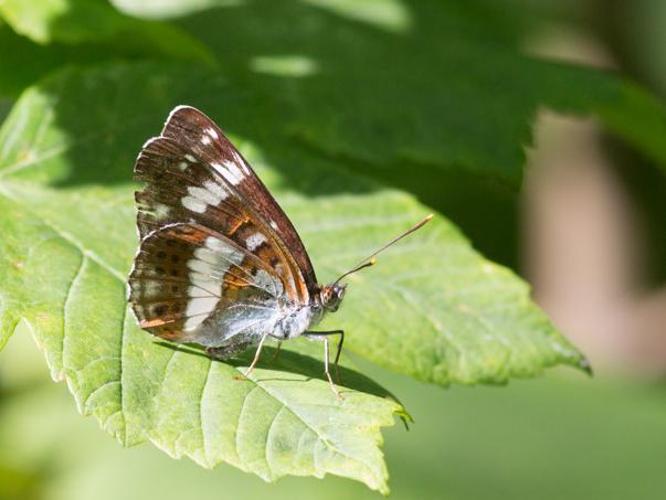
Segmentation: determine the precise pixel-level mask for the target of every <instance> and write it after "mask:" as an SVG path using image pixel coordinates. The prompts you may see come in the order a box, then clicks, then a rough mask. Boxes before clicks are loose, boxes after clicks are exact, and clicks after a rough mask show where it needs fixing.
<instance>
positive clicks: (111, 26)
mask: <svg viewBox="0 0 666 500" xmlns="http://www.w3.org/2000/svg"><path fill="white" fill-rule="evenodd" d="M0 16H2V17H3V18H4V19H5V20H6V22H7V23H8V24H9V25H10V26H11V27H12V28H13V29H14V30H15V31H16V32H17V33H19V34H21V35H23V36H25V37H27V38H29V39H31V40H32V41H34V42H37V43H39V44H44V45H45V44H52V43H60V44H65V45H73V44H83V43H95V44H109V45H113V46H116V47H122V48H123V50H124V52H125V53H127V54H135V53H141V54H144V55H151V56H154V55H155V54H158V55H160V54H161V55H168V56H171V57H175V58H180V59H184V60H199V61H202V62H206V63H212V62H213V57H212V56H211V54H210V52H209V51H208V50H207V49H206V48H205V47H204V46H203V45H202V44H201V43H200V42H199V41H197V40H196V39H195V38H193V37H190V36H189V35H187V34H186V33H184V32H183V31H182V30H180V29H178V28H176V27H174V26H171V25H169V24H166V23H161V22H153V21H142V20H137V19H134V18H132V17H129V16H126V15H123V14H121V13H119V12H118V11H117V10H115V9H114V8H113V7H112V6H111V5H109V3H108V2H106V1H104V0H42V1H40V2H24V1H22V0H2V1H0Z"/></svg>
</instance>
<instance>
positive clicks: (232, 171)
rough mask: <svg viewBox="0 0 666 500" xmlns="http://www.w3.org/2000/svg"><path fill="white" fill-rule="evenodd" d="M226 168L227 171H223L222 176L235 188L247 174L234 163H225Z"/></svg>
mask: <svg viewBox="0 0 666 500" xmlns="http://www.w3.org/2000/svg"><path fill="white" fill-rule="evenodd" d="M224 166H225V167H227V168H226V170H224V171H222V176H223V177H224V178H225V179H226V180H227V181H229V182H230V183H231V184H233V185H234V186H236V185H238V184H240V182H241V181H242V180H243V177H245V174H244V173H243V172H242V171H241V169H240V168H238V165H236V163H234V162H233V161H225V162H224Z"/></svg>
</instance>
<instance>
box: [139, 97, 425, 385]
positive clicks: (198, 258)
mask: <svg viewBox="0 0 666 500" xmlns="http://www.w3.org/2000/svg"><path fill="white" fill-rule="evenodd" d="M134 173H135V178H136V179H137V180H138V181H142V182H144V183H145V185H144V187H143V189H141V190H140V191H137V192H136V194H135V199H136V204H137V211H138V215H137V228H138V232H139V237H140V245H139V249H138V252H137V254H136V257H135V259H134V265H133V267H132V270H131V272H130V276H129V302H130V303H131V306H132V309H133V311H134V314H135V316H136V318H137V320H138V322H139V325H140V326H141V328H143V329H144V330H147V331H148V332H149V333H151V334H153V335H156V336H157V337H160V338H162V339H166V340H169V341H172V342H176V343H192V344H198V345H200V346H202V347H204V348H205V350H206V353H207V354H208V355H209V356H210V357H212V358H216V359H220V360H225V359H229V358H231V357H233V356H235V355H237V354H239V353H241V352H242V351H245V350H246V349H247V348H249V347H251V346H256V352H255V355H254V358H253V360H252V363H251V364H250V366H249V367H248V368H247V370H246V371H245V375H246V376H248V375H249V374H250V373H251V372H252V370H253V369H254V367H255V366H256V364H257V362H258V360H259V355H260V353H261V349H262V347H263V345H264V343H265V341H266V340H267V339H268V338H269V337H270V338H273V339H276V340H277V341H278V342H281V341H284V340H288V339H292V338H295V337H299V336H301V335H303V336H306V337H308V338H310V339H314V340H320V341H323V343H324V351H325V356H324V371H325V374H326V377H327V379H328V381H329V383H330V386H331V388H332V389H333V391H334V392H335V394H336V395H338V391H337V389H336V388H335V385H334V383H333V380H332V378H331V374H330V371H329V338H330V337H331V336H332V335H337V336H338V346H337V353H336V356H335V366H336V368H337V364H338V360H339V358H340V353H341V350H342V345H343V342H344V331H342V330H331V331H313V330H311V328H313V327H314V326H316V325H317V323H318V322H319V321H320V320H321V319H322V317H323V316H324V315H325V314H326V313H329V312H335V311H337V310H338V307H339V306H340V303H341V302H342V299H343V297H344V295H345V289H346V284H344V283H342V282H341V280H342V279H343V278H346V277H347V276H349V275H350V274H352V273H354V272H357V271H359V270H360V269H363V268H365V267H368V266H371V265H373V264H374V262H375V256H376V255H377V254H378V253H379V252H381V251H383V250H384V249H385V248H387V247H388V246H390V245H392V244H393V243H395V242H396V241H398V240H400V239H401V238H403V237H405V236H407V235H408V234H410V233H412V232H414V231H416V230H417V229H418V228H420V227H421V226H423V225H424V224H425V223H426V222H428V221H429V220H430V219H431V218H432V216H428V217H426V218H425V219H423V220H422V221H421V222H419V223H418V224H416V225H415V226H413V227H412V228H410V229H409V230H408V231H406V232H405V233H403V234H402V235H400V236H398V237H397V238H394V239H393V240H392V241H391V242H389V243H388V244H387V245H385V246H384V247H382V248H381V249H379V250H378V251H377V252H375V253H373V254H372V255H371V256H369V257H368V258H366V259H364V260H363V261H361V262H360V263H359V264H358V265H357V266H354V267H353V268H352V269H351V270H350V271H348V272H346V273H344V274H343V275H342V276H340V277H339V278H338V279H336V280H335V281H333V282H332V283H330V284H328V285H323V286H322V285H320V284H319V283H318V281H317V278H316V276H315V271H314V269H313V267H312V263H311V261H310V257H309V256H308V253H307V251H306V250H305V247H304V245H303V242H302V241H301V239H300V237H299V236H298V233H297V232H296V229H295V228H294V226H293V225H292V223H291V221H290V220H289V218H288V217H287V216H286V215H285V213H284V211H283V210H282V209H281V208H280V206H279V205H278V204H277V202H276V201H275V199H274V198H273V196H271V194H270V192H269V191H268V189H267V188H266V187H265V186H264V184H263V183H262V182H261V180H260V179H259V177H257V175H256V174H255V172H254V171H253V170H252V168H251V167H250V165H249V164H248V163H247V161H245V159H244V158H243V156H242V155H241V154H240V153H239V151H238V150H237V149H236V148H235V147H234V145H233V144H232V143H231V142H230V141H229V139H227V138H226V137H225V135H224V134H223V132H222V130H221V129H220V127H218V126H217V125H216V124H215V123H214V122H213V121H212V120H211V119H210V118H208V117H207V116H206V115H204V114H203V113H202V112H201V111H199V110H197V109H195V108H193V107H190V106H178V107H176V108H175V109H174V110H173V111H172V112H171V113H170V114H169V117H168V119H167V121H166V123H165V125H164V128H163V129H162V132H161V134H160V135H159V136H158V137H153V138H152V139H149V140H148V141H147V142H146V143H145V144H144V145H143V147H142V149H141V152H140V153H139V156H138V158H137V160H136V163H135V166H134ZM279 345H280V344H278V347H279Z"/></svg>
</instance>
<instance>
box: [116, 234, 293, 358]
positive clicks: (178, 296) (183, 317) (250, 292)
mask: <svg viewBox="0 0 666 500" xmlns="http://www.w3.org/2000/svg"><path fill="white" fill-rule="evenodd" d="M129 283H130V297H129V299H130V301H131V302H132V304H133V307H134V312H135V314H136V316H137V319H138V320H139V324H140V326H141V327H142V328H144V329H146V330H148V331H149V332H151V333H152V334H153V335H156V336H158V337H161V338H165V339H168V340H172V341H176V342H196V343H199V344H202V345H207V346H218V345H221V344H222V343H223V342H224V341H225V340H226V339H227V338H229V337H230V336H233V335H234V334H236V333H240V332H241V330H242V331H243V333H245V334H246V335H247V336H249V337H250V338H252V334H253V331H252V327H253V326H254V327H255V329H256V333H255V335H254V336H257V335H259V334H260V333H261V328H263V327H265V326H266V325H270V322H271V320H272V319H273V318H274V316H273V315H274V314H275V310H276V302H277V300H278V297H280V296H281V295H282V293H283V288H282V283H281V280H280V279H279V277H278V276H277V275H276V274H275V273H274V270H273V269H272V268H271V267H270V266H269V265H267V264H266V263H265V262H264V261H263V260H262V259H260V258H259V257H257V256H255V255H254V254H252V253H250V252H248V251H247V250H246V249H244V248H242V247H240V246H238V245H236V244H235V243H233V242H232V241H231V240H229V239H228V238H226V237H225V236H223V235H221V234H219V233H217V232H216V231H213V230H211V229H209V228H207V227H205V226H201V225H199V224H189V223H180V224H171V225H167V226H165V227H164V228H162V229H159V230H157V231H154V232H152V233H151V234H149V235H148V236H147V237H146V238H145V239H144V240H143V242H142V243H141V247H140V249H139V253H138V254H137V256H136V259H135V261H134V267H133V269H132V272H131V274H130V278H129ZM233 308H236V309H237V310H239V312H242V313H243V318H245V322H239V321H237V319H236V318H237V316H238V314H236V313H235V312H234V311H233V310H232V309H233ZM211 318H213V319H214V324H212V325H210V327H209V324H210V323H206V322H207V321H208V320H209V319H211ZM232 319H233V320H234V321H231V320H232ZM225 321H226V322H225Z"/></svg>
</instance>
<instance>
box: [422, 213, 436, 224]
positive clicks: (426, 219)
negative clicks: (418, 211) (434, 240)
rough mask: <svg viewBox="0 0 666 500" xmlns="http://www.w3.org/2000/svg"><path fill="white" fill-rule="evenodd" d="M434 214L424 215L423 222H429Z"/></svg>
mask: <svg viewBox="0 0 666 500" xmlns="http://www.w3.org/2000/svg"><path fill="white" fill-rule="evenodd" d="M434 216H435V214H428V215H426V217H425V219H423V221H424V222H430V221H431V220H432V218H433V217H434Z"/></svg>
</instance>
